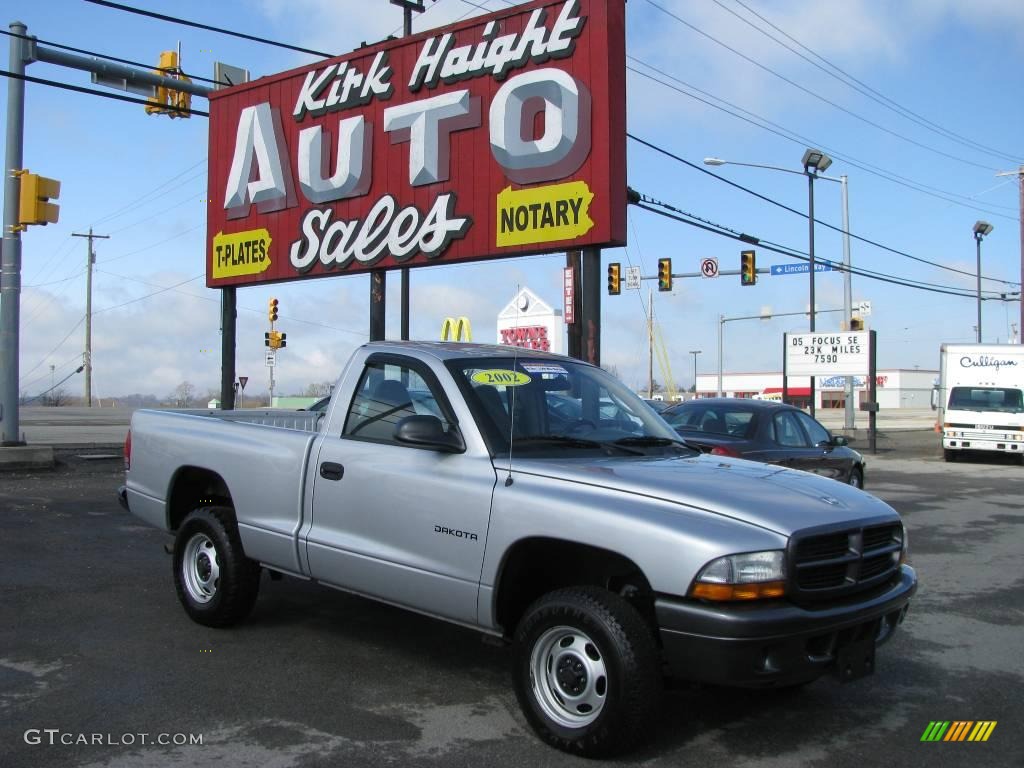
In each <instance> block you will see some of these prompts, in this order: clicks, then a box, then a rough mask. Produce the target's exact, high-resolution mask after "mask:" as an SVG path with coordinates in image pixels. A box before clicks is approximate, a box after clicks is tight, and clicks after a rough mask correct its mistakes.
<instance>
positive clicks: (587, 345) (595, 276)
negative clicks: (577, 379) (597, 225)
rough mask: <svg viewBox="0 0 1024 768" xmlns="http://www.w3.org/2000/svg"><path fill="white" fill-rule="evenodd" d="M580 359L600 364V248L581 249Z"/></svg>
mask: <svg viewBox="0 0 1024 768" xmlns="http://www.w3.org/2000/svg"><path fill="white" fill-rule="evenodd" d="M582 262H583V275H582V277H583V280H582V281H581V282H582V283H583V285H582V286H581V288H582V291H581V292H582V294H583V295H582V297H581V298H582V302H581V307H580V320H581V321H582V322H581V325H582V328H581V329H580V333H581V339H580V342H581V348H580V353H581V354H580V359H581V360H583V361H585V362H588V363H591V364H592V365H601V249H600V248H595V247H593V246H590V247H587V248H584V249H583V257H582Z"/></svg>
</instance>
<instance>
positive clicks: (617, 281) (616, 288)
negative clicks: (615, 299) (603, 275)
mask: <svg viewBox="0 0 1024 768" xmlns="http://www.w3.org/2000/svg"><path fill="white" fill-rule="evenodd" d="M620 293H622V272H621V267H620V265H619V263H618V262H617V261H613V262H612V263H611V264H609V265H608V295H609V296H618V295H619V294H620Z"/></svg>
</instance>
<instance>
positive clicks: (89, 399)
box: [71, 227, 110, 408]
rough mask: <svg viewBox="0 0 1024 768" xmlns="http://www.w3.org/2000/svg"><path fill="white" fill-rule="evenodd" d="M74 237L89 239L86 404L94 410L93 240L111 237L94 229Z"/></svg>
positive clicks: (87, 263)
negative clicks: (96, 232)
mask: <svg viewBox="0 0 1024 768" xmlns="http://www.w3.org/2000/svg"><path fill="white" fill-rule="evenodd" d="M71 236H72V237H85V238H88V239H89V252H88V254H87V256H86V264H85V361H84V362H85V404H86V406H88V407H89V408H92V265H93V264H95V263H96V253H95V251H93V249H92V241H93V240H109V239H110V235H94V234H93V233H92V227H89V233H88V234H85V233H78V232H72V233H71Z"/></svg>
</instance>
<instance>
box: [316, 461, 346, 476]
mask: <svg viewBox="0 0 1024 768" xmlns="http://www.w3.org/2000/svg"><path fill="white" fill-rule="evenodd" d="M344 474H345V468H344V467H343V466H341V464H335V463H334V462H333V461H325V462H324V463H323V464H321V465H320V477H322V478H324V479H325V480H341V478H342V477H343V476H344Z"/></svg>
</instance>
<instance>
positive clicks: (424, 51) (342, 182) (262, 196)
mask: <svg viewBox="0 0 1024 768" xmlns="http://www.w3.org/2000/svg"><path fill="white" fill-rule="evenodd" d="M624 13H625V12H624V0H538V2H534V3H528V4H525V5H521V6H517V7H515V8H513V9H508V10H505V11H500V12H498V13H493V14H490V15H488V16H483V17H480V18H477V19H472V20H468V21H465V22H461V23H457V24H454V25H452V26H450V27H445V28H441V29H437V30H432V31H429V32H425V33H423V34H420V35H417V36H415V37H408V38H403V39H400V40H389V41H387V42H384V43H379V44H377V45H373V46H368V47H366V48H361V49H359V50H357V51H356V52H354V53H352V54H349V55H347V56H339V57H338V58H336V59H329V60H326V61H323V62H319V63H317V64H314V65H311V66H308V67H304V68H301V69H296V70H293V71H291V72H285V73H282V74H279V75H273V76H271V77H265V78H261V79H259V80H256V81H253V82H251V83H246V84H243V85H239V86H237V87H233V88H228V89H225V90H223V91H218V92H216V93H214V94H211V96H210V153H209V157H210V179H209V210H208V235H209V237H208V240H209V243H208V248H209V250H208V255H207V258H208V262H207V278H206V280H207V285H209V286H211V287H216V286H225V285H244V284H256V283H265V282H275V281H281V280H294V279H297V278H312V277H325V276H328V275H337V274H343V273H355V272H364V271H367V270H369V269H376V268H389V267H396V266H409V267H415V266H424V265H428V264H439V263H450V262H459V261H470V260H474V259H484V258H491V257H502V256H515V255H520V254H527V253H542V252H549V251H558V250H565V249H576V248H579V247H581V246H588V245H594V246H603V245H622V244H624V242H625V229H626V178H625V174H626V146H625V142H626V133H625V106H626V99H625V32H624V23H625V20H624Z"/></svg>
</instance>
